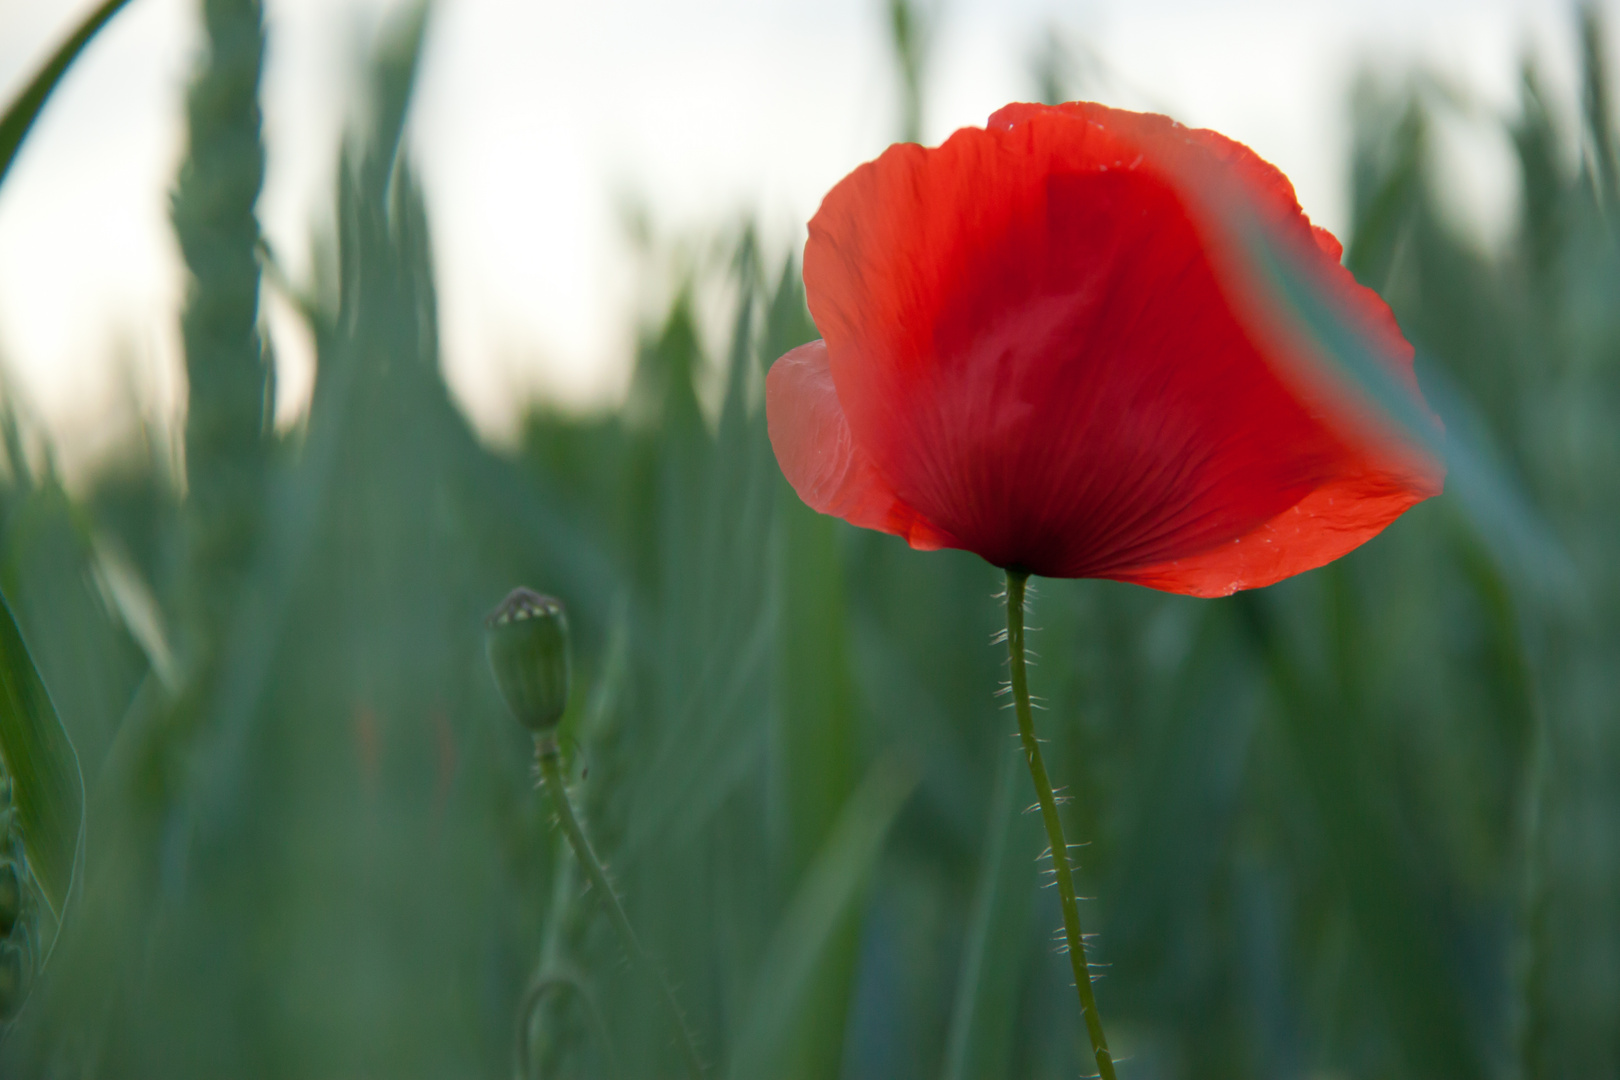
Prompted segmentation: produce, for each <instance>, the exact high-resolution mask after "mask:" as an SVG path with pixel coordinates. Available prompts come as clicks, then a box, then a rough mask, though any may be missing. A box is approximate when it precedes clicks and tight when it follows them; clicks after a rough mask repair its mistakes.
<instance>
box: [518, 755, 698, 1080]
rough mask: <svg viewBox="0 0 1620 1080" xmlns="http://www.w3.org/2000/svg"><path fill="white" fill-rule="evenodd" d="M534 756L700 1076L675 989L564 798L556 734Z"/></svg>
mask: <svg viewBox="0 0 1620 1080" xmlns="http://www.w3.org/2000/svg"><path fill="white" fill-rule="evenodd" d="M534 756H535V761H536V762H537V763H538V764H539V766H540V777H541V779H542V780H543V781H544V782H545V786H546V790H547V791H548V792H549V793H550V794H551V803H552V805H553V806H554V807H556V809H557V821H558V822H559V823H560V824H561V825H562V829H563V834H564V835H565V836H567V837H568V844H569V846H570V847H572V848H573V849H574V855H575V857H576V858H578V859H579V864H580V866H581V867H583V868H584V870H585V876H586V877H587V878H589V879H590V882H591V888H592V889H593V890H594V891H595V892H596V895H598V896H600V897H601V898H602V907H603V909H604V910H606V911H607V915H608V921H609V922H611V923H612V924H613V930H614V932H615V933H616V934H618V936H619V944H621V945H622V946H623V947H624V951H625V953H626V954H628V955H629V957H630V962H631V963H632V964H634V965H635V966H636V967H637V968H639V969H640V970H641V972H642V974H643V975H644V976H646V978H647V979H648V980H649V981H650V982H652V983H653V984H654V985H655V986H656V987H657V988H658V991H659V995H660V996H661V997H662V998H663V1001H664V1006H665V1008H666V1009H668V1010H669V1015H670V1019H671V1020H672V1021H673V1022H674V1025H675V1030H676V1032H677V1033H678V1034H679V1035H680V1040H679V1043H680V1048H681V1057H682V1059H683V1060H684V1062H685V1064H686V1071H687V1073H688V1074H689V1075H690V1076H692V1077H693V1080H703V1064H702V1062H701V1061H700V1060H699V1058H698V1053H697V1045H696V1043H695V1042H694V1040H693V1038H692V1032H691V1030H690V1029H689V1028H688V1027H687V1025H686V1016H685V1014H684V1013H682V1012H681V1007H680V1004H679V1002H677V1001H676V1000H675V991H674V990H673V989H672V988H671V987H670V985H669V981H668V980H667V979H665V978H664V973H663V972H661V971H660V970H658V965H657V964H655V963H654V962H653V958H652V957H651V956H649V955H647V950H646V949H644V948H642V947H641V940H640V939H639V938H638V937H636V931H635V928H634V927H632V926H631V925H630V917H629V916H628V915H626V914H625V911H624V905H623V904H622V903H620V902H619V895H618V893H616V892H615V891H614V889H613V882H612V881H610V880H609V879H608V876H607V870H606V868H604V867H603V866H602V861H601V860H600V859H598V858H597V857H596V851H595V850H594V849H593V848H592V847H591V841H590V839H589V838H588V837H587V836H586V835H585V830H584V828H583V827H581V825H580V823H579V818H577V817H575V816H574V807H573V804H572V803H570V802H569V801H568V790H567V789H566V788H565V787H564V786H563V776H562V754H561V753H560V752H559V751H558V749H557V739H556V736H555V735H554V734H549V733H548V734H544V735H537V736H535V741H534ZM528 1011H529V1006H528V1004H527V1003H525V1011H524V1018H525V1022H526V1021H527V1015H528Z"/></svg>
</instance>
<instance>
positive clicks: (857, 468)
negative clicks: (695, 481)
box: [765, 341, 960, 551]
mask: <svg viewBox="0 0 1620 1080" xmlns="http://www.w3.org/2000/svg"><path fill="white" fill-rule="evenodd" d="M765 423H766V427H767V429H768V431H769V433H770V438H771V449H772V450H774V451H775V452H776V460H777V462H778V463H780V465H781V467H782V474H783V475H784V476H786V477H787V480H788V483H789V484H791V485H792V486H793V490H794V491H796V492H797V493H798V495H799V498H801V499H803V500H804V502H805V504H806V505H807V506H809V507H810V508H811V509H812V510H817V511H819V512H821V513H823V514H831V515H833V516H834V517H840V518H843V519H844V520H845V521H847V522H849V523H850V524H851V525H858V526H860V527H862V528H866V529H877V530H878V531H880V532H886V533H893V534H894V535H896V536H900V537H903V538H904V539H905V540H906V542H907V543H909V544H910V545H911V546H912V547H914V548H917V549H919V550H921V551H934V550H937V549H939V548H942V547H959V546H960V545H959V544H956V543H955V542H954V541H953V540H952V538H951V537H949V536H947V535H944V534H942V533H940V532H939V530H937V529H935V528H934V527H933V526H932V525H930V524H929V523H928V522H926V521H924V520H923V519H922V518H921V517H919V516H918V514H917V512H916V511H914V510H913V509H911V507H909V506H907V505H906V504H905V503H904V502H902V501H901V500H900V499H899V498H898V497H897V496H896V495H895V494H894V491H893V490H892V489H891V488H890V487H889V485H888V484H887V482H885V481H884V479H883V478H882V477H881V476H880V475H879V474H878V472H877V469H875V468H874V467H873V465H872V461H871V459H870V458H869V457H868V456H867V455H866V454H864V453H863V452H862V451H861V449H860V448H859V447H858V446H856V445H855V440H854V439H853V438H852V437H851V436H850V433H849V422H848V420H846V419H845V417H844V409H843V406H841V405H840V404H839V403H838V392H837V390H835V389H834V387H833V380H832V373H831V372H830V371H829V370H828V368H827V346H826V345H825V343H823V342H821V341H812V342H810V343H809V344H808V345H800V346H799V347H798V348H796V349H794V350H792V351H791V352H789V353H787V354H786V355H785V356H783V357H782V358H781V359H779V360H777V361H776V363H774V364H772V365H771V370H770V371H769V372H768V373H767V374H766V376H765Z"/></svg>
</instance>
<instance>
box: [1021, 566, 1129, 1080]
mask: <svg viewBox="0 0 1620 1080" xmlns="http://www.w3.org/2000/svg"><path fill="white" fill-rule="evenodd" d="M1028 584H1029V575H1028V574H1024V573H1020V572H1018V571H1016V570H1009V571H1007V658H1008V661H1009V662H1010V663H1011V665H1012V695H1013V707H1014V708H1015V709H1016V710H1017V712H1018V737H1019V738H1020V739H1021V740H1022V741H1023V744H1024V756H1025V758H1026V759H1028V761H1029V776H1030V779H1031V780H1033V781H1035V797H1036V798H1037V799H1038V800H1040V804H1041V820H1042V821H1044V822H1045V824H1046V838H1047V839H1048V840H1049V841H1050V842H1051V845H1052V848H1051V853H1052V873H1053V874H1054V875H1055V876H1056V878H1057V888H1058V898H1059V900H1060V901H1061V903H1062V905H1063V936H1064V938H1065V940H1066V941H1067V942H1068V949H1069V967H1070V968H1071V969H1073V971H1074V987H1075V990H1076V991H1078V992H1079V994H1080V1013H1081V1015H1082V1016H1084V1017H1085V1021H1086V1034H1087V1035H1088V1036H1090V1037H1091V1051H1092V1053H1093V1055H1095V1057H1096V1060H1097V1075H1098V1076H1100V1077H1101V1078H1102V1080H1114V1059H1113V1057H1112V1056H1111V1055H1110V1054H1109V1052H1108V1037H1107V1036H1106V1035H1104V1034H1103V1026H1102V1017H1101V1016H1100V1015H1099V1014H1098V1012H1097V995H1096V993H1095V992H1094V991H1093V990H1092V988H1091V967H1090V965H1088V964H1087V963H1086V936H1085V934H1083V933H1081V931H1080V905H1079V904H1078V903H1076V901H1075V895H1074V875H1073V874H1072V873H1071V872H1070V870H1069V845H1068V844H1067V843H1066V842H1065V841H1064V839H1063V820H1062V819H1061V818H1059V817H1058V810H1057V798H1056V797H1055V796H1054V795H1053V793H1052V781H1051V780H1050V779H1049V778H1048V777H1047V775H1046V763H1045V762H1044V761H1042V760H1041V741H1040V740H1039V739H1037V738H1036V737H1035V721H1034V718H1033V717H1032V716H1031V714H1030V704H1029V680H1028V676H1027V673H1026V671H1025V655H1024V590H1025V587H1026V586H1027V585H1028Z"/></svg>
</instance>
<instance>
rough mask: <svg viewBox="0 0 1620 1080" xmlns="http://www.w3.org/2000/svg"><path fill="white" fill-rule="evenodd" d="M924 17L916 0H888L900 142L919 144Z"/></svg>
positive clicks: (924, 57) (923, 56)
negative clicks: (897, 83)
mask: <svg viewBox="0 0 1620 1080" xmlns="http://www.w3.org/2000/svg"><path fill="white" fill-rule="evenodd" d="M928 30H929V27H928V25H927V18H926V16H925V15H924V14H923V12H922V11H921V10H919V8H918V6H917V4H916V3H915V0H889V38H890V40H891V41H892V42H893V44H894V58H895V62H896V63H897V64H899V67H900V141H902V142H912V143H914V142H921V141H922V79H923V71H924V69H925V68H926V66H927V63H926V62H927V40H926V39H927V37H928Z"/></svg>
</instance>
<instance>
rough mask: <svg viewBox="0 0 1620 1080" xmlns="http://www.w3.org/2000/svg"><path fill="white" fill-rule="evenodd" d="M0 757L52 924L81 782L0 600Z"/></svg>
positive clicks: (61, 896)
mask: <svg viewBox="0 0 1620 1080" xmlns="http://www.w3.org/2000/svg"><path fill="white" fill-rule="evenodd" d="M0 759H4V761H5V765H6V771H7V772H9V773H10V774H11V791H12V802H13V805H14V806H15V807H16V809H17V814H18V817H19V818H20V819H21V821H22V828H23V846H24V849H25V850H26V852H27V854H28V866H29V869H30V870H31V871H32V872H33V875H34V880H36V881H37V882H39V887H40V891H41V892H43V893H44V894H45V902H46V903H47V904H49V905H50V908H51V913H52V914H53V915H55V916H56V917H57V919H58V920H60V919H61V917H62V911H63V908H64V907H65V905H66V904H67V898H68V893H69V892H70V891H71V889H72V885H73V874H74V868H75V864H76V862H77V860H78V856H79V848H80V846H81V845H82V844H83V842H84V779H83V777H82V776H81V775H80V774H79V757H78V754H76V753H75V752H74V750H73V742H72V740H70V739H69V738H68V734H67V731H66V729H64V728H63V727H62V722H61V720H59V719H58V718H57V715H56V707H55V706H54V705H52V704H51V695H50V692H49V691H47V690H46V689H45V682H44V680H43V679H41V678H40V677H39V669H38V668H36V667H35V666H34V659H33V657H32V656H30V655H29V653H28V645H27V644H26V643H25V642H24V641H23V636H22V631H21V630H19V629H18V627H17V620H16V619H15V618H13V617H12V614H11V606H10V605H9V604H7V603H6V601H5V597H4V596H0Z"/></svg>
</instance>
